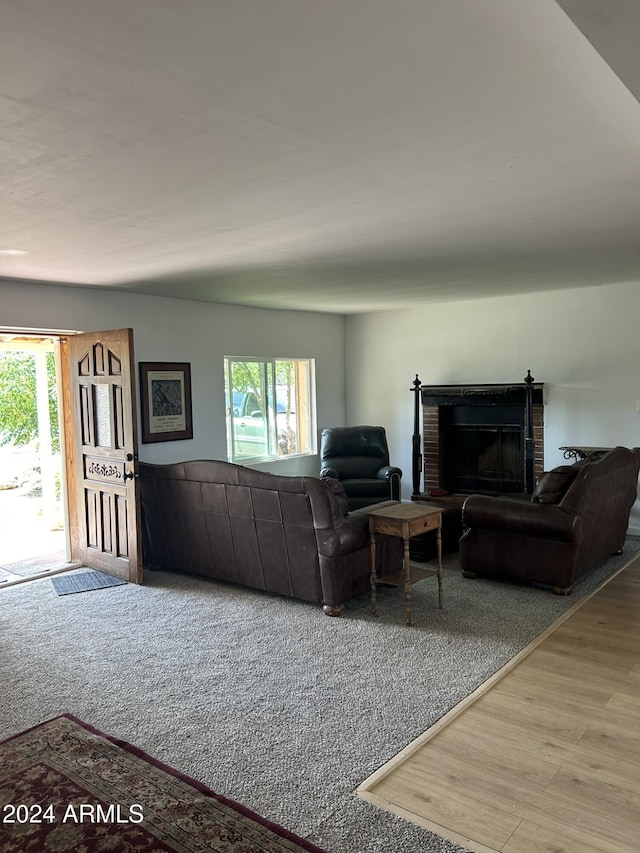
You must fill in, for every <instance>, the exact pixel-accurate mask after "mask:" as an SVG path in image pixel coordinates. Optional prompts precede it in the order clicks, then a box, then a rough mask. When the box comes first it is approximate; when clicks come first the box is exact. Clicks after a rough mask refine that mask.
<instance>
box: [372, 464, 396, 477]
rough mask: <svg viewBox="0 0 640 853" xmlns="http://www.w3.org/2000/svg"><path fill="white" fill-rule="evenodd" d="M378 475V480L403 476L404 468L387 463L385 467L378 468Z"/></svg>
mask: <svg viewBox="0 0 640 853" xmlns="http://www.w3.org/2000/svg"><path fill="white" fill-rule="evenodd" d="M376 477H377V479H378V480H390V479H391V478H392V477H398V478H401V477H402V470H401V469H400V468H396V467H395V465H385V466H384V467H383V468H379V469H378V471H377V472H376Z"/></svg>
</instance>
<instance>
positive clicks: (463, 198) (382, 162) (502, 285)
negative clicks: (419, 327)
mask: <svg viewBox="0 0 640 853" xmlns="http://www.w3.org/2000/svg"><path fill="white" fill-rule="evenodd" d="M560 2H561V3H562V5H563V6H564V7H565V8H566V9H567V12H568V14H571V15H572V17H573V18H574V19H575V20H576V21H577V22H578V25H579V26H580V27H582V29H583V30H584V32H585V33H586V34H587V35H588V36H589V38H591V39H592V41H593V42H594V44H596V46H597V47H598V50H599V51H600V53H598V52H597V51H596V49H594V47H593V46H592V45H591V43H590V42H589V41H588V40H587V38H586V37H585V36H584V35H583V34H582V32H581V31H580V29H579V28H578V26H576V24H574V23H573V22H572V20H571V19H570V18H569V17H568V14H567V12H565V11H564V10H563V8H561V6H560V5H558V4H557V3H556V2H555V0H393V2H390V0H55V2H52V0H0V251H7V250H23V251H25V252H27V253H28V254H24V255H12V254H0V276H1V277H5V278H18V279H27V280H35V281H45V282H57V283H64V284H80V285H94V286H98V287H104V288H115V289H118V290H131V291H135V292H141V293H155V294H161V295H172V296H179V297H184V298H189V299H201V300H206V301H212V302H233V303H237V304H244V305H254V306H264V307H268V308H297V309H304V310H314V311H315V310H317V311H335V312H339V313H345V314H346V313H352V312H360V311H368V310H383V309H389V308H395V307H404V306H407V305H411V304H418V303H426V302H429V301H442V300H455V299H466V298H475V297H478V296H485V295H499V294H507V293H518V292H532V291H537V290H550V289H555V288H565V287H578V286H585V285H599V284H604V283H612V282H629V281H633V282H636V281H640V239H639V234H640V157H639V156H638V155H639V141H640V104H639V102H638V100H637V99H636V98H635V97H634V95H633V94H632V91H635V92H636V94H640V64H639V61H638V60H637V59H636V58H635V57H636V56H640V51H637V47H638V45H637V41H638V36H639V35H640V14H638V12H639V10H640V4H639V3H638V2H637V0H616V2H615V3H613V2H612V0H560ZM634 25H637V26H636V27H635V29H633V26H634ZM601 54H603V55H605V56H606V57H607V60H608V63H609V64H607V62H605V61H604V59H603V58H602V56H601ZM616 57H617V59H618V61H617V60H616ZM612 67H613V68H616V71H617V73H618V74H620V75H621V77H622V79H624V80H625V83H626V85H625V83H623V82H621V79H620V78H619V77H618V76H616V73H614V71H613V70H612ZM636 84H637V86H638V88H636Z"/></svg>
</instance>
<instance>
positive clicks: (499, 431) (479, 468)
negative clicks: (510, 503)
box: [442, 406, 524, 494]
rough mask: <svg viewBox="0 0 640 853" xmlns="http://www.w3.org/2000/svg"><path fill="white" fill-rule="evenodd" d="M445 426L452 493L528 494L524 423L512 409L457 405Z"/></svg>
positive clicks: (447, 472)
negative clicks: (525, 486)
mask: <svg viewBox="0 0 640 853" xmlns="http://www.w3.org/2000/svg"><path fill="white" fill-rule="evenodd" d="M445 420H448V423H445V424H443V433H442V441H443V446H442V449H443V457H444V458H443V462H444V465H443V475H444V481H445V483H446V486H445V487H446V488H447V489H448V490H449V491H451V492H462V493H471V492H474V493H484V494H505V493H506V492H522V491H524V428H523V427H524V424H523V418H522V414H521V413H520V412H519V411H514V409H513V407H511V406H492V407H485V406H457V407H452V408H451V409H449V418H447V419H445Z"/></svg>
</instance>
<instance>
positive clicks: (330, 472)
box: [320, 468, 340, 480]
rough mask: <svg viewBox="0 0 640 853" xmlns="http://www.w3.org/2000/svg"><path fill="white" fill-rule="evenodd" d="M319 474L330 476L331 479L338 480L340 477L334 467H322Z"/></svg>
mask: <svg viewBox="0 0 640 853" xmlns="http://www.w3.org/2000/svg"><path fill="white" fill-rule="evenodd" d="M320 476H321V477H323V478H325V477H331V478H332V479H333V480H339V479H340V474H338V472H337V471H336V469H335V468H323V469H322V470H321V471H320Z"/></svg>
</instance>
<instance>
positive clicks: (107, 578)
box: [51, 571, 127, 595]
mask: <svg viewBox="0 0 640 853" xmlns="http://www.w3.org/2000/svg"><path fill="white" fill-rule="evenodd" d="M51 583H52V584H53V586H54V589H55V591H56V592H57V593H58V595H71V593H73V592H88V591H89V590H92V589H105V587H108V586H120V584H123V583H127V581H124V580H122V578H114V576H113V575H107V574H105V573H104V572H95V571H90V572H78V573H77V574H71V575H60V577H57V578H51Z"/></svg>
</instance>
